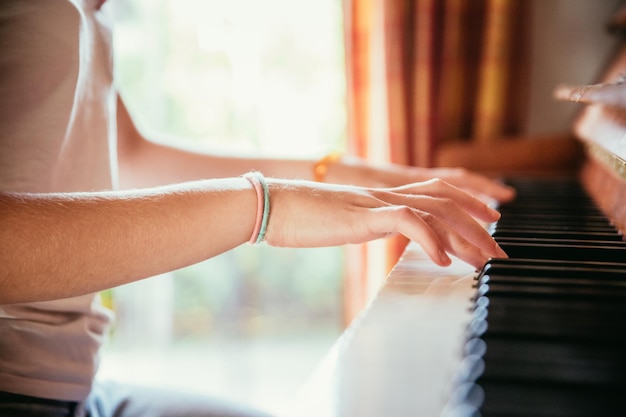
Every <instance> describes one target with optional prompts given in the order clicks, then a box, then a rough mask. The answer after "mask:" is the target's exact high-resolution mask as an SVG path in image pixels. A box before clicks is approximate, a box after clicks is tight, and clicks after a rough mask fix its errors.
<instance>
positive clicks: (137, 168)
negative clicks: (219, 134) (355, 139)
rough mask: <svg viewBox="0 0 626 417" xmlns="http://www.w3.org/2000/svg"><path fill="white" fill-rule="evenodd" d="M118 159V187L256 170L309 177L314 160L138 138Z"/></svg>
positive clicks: (301, 177) (311, 173)
mask: <svg viewBox="0 0 626 417" xmlns="http://www.w3.org/2000/svg"><path fill="white" fill-rule="evenodd" d="M136 146H137V148H136V149H134V150H133V151H132V152H127V153H126V154H125V155H121V157H120V161H119V168H120V186H121V187H122V188H125V189H128V188H142V187H152V186H157V185H161V184H171V183H176V182H184V181H193V180H197V179H204V178H225V177H234V176H239V175H242V174H244V173H246V172H248V171H251V170H256V171H260V172H262V173H263V174H264V175H266V176H269V177H280V178H299V179H304V180H310V179H312V178H313V166H314V164H315V162H316V159H314V158H310V159H306V158H302V159H279V158H263V157H255V156H241V155H228V154H221V153H211V152H207V151H204V150H202V149H191V148H181V147H174V146H170V145H167V144H163V143H161V142H158V141H151V140H145V139H144V140H141V142H140V143H139V144H137V145H136Z"/></svg>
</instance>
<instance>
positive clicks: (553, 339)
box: [459, 178, 626, 417]
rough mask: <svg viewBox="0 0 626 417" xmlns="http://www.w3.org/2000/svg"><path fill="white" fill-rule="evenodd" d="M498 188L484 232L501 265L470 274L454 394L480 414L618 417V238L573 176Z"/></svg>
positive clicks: (625, 279)
mask: <svg viewBox="0 0 626 417" xmlns="http://www.w3.org/2000/svg"><path fill="white" fill-rule="evenodd" d="M507 183H508V184H509V185H512V186H513V187H515V188H516V189H517V192H518V195H517V198H516V199H515V200H514V201H513V202H510V203H506V204H502V205H500V206H499V207H497V208H498V210H499V211H500V213H501V215H502V216H501V219H500V220H499V221H498V222H497V223H495V224H493V225H491V226H490V228H489V231H490V233H492V236H493V237H494V239H495V240H496V241H497V242H498V243H499V244H500V246H501V247H502V248H503V249H504V251H505V252H506V253H507V254H508V255H509V258H507V259H492V260H490V261H489V262H488V263H487V264H486V265H485V266H484V268H483V269H482V270H481V271H480V272H479V274H478V275H477V277H476V297H475V306H474V311H473V314H474V316H473V317H474V318H473V320H472V321H471V323H470V325H469V326H468V331H467V334H468V338H469V339H470V341H469V342H468V344H467V347H466V351H465V352H466V355H467V357H466V360H465V361H464V362H463V363H464V364H466V366H465V367H464V368H463V371H462V372H459V375H460V376H461V379H460V380H459V384H461V385H463V386H466V389H464V390H461V391H462V392H468V393H470V392H481V393H482V395H483V401H482V404H481V405H479V406H478V414H477V415H481V416H483V417H488V416H555V417H558V416H597V415H617V414H623V412H624V410H626V407H625V406H626V355H625V354H624V353H623V352H626V320H624V317H626V241H625V240H624V236H623V235H622V234H621V233H620V232H619V231H618V230H617V229H616V228H615V227H614V225H613V224H612V223H611V222H610V220H609V219H608V218H606V217H605V216H604V214H603V213H602V212H601V210H599V209H598V208H597V207H596V205H595V203H594V202H593V200H592V199H591V198H590V197H589V196H588V194H587V193H586V192H585V190H584V189H583V188H582V187H581V185H580V183H579V182H578V180H577V179H575V178H556V179H541V178H513V179H508V180H507ZM468 364H470V365H471V364H474V365H475V366H470V365H468ZM463 378H464V379H463ZM472 384H475V386H476V389H469V388H467V386H469V387H471V386H472ZM476 398H477V397H476V396H474V397H473V399H472V400H471V401H469V400H468V403H467V404H468V406H470V408H472V407H477V406H476V404H475V403H476V401H475V400H476Z"/></svg>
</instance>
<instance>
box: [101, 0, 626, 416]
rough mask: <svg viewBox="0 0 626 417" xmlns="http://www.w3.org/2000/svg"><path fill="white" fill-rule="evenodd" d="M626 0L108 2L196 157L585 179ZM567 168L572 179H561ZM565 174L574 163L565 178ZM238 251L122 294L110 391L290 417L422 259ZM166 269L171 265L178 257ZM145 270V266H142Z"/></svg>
mask: <svg viewBox="0 0 626 417" xmlns="http://www.w3.org/2000/svg"><path fill="white" fill-rule="evenodd" d="M622 3H623V2H622V0H596V1H590V0H263V1H259V0H228V1H223V0H110V1H109V2H107V4H106V6H105V7H109V6H114V7H113V8H114V12H115V13H114V15H115V32H114V33H115V39H114V42H115V48H114V50H115V54H116V56H115V61H116V79H117V83H118V85H119V89H120V91H121V93H122V95H123V96H124V98H125V101H126V102H127V104H128V106H129V109H130V111H131V113H132V114H133V115H134V118H135V120H136V121H137V122H138V124H139V127H140V128H141V129H142V130H144V131H149V132H150V133H151V134H154V135H158V136H160V137H161V138H162V139H163V140H166V141H171V143H175V144H177V145H181V146H191V147H200V148H206V149H213V150H217V151H219V152H230V151H237V152H245V153H252V154H257V155H272V156H288V157H308V158H311V157H315V156H321V155H323V154H325V153H328V152H329V151H335V150H338V151H345V150H349V151H350V152H351V153H355V154H357V155H359V156H362V157H365V158H368V159H370V160H372V161H375V162H389V161H394V162H398V163H407V164H413V165H418V166H438V165H444V166H449V165H454V166H457V165H459V166H465V167H470V168H472V169H475V170H479V171H483V172H487V173H501V172H507V171H508V172H511V171H512V170H517V171H525V170H537V169H555V168H561V169H570V168H571V167H572V166H573V165H574V164H575V162H576V161H577V159H576V158H577V157H578V155H579V154H578V153H577V150H578V149H577V144H576V143H575V141H573V140H572V138H571V134H570V129H571V125H572V121H573V120H574V119H575V117H576V115H577V112H578V111H579V107H578V106H577V105H576V103H556V102H555V101H554V100H553V98H552V92H553V90H554V88H555V87H556V86H557V85H558V84H560V83H569V84H587V83H591V82H594V81H595V80H597V77H598V76H599V74H600V72H601V69H602V68H603V66H604V64H605V62H606V60H607V59H608V57H609V56H610V55H611V54H612V52H613V50H614V49H615V47H616V45H617V44H618V42H619V37H617V36H615V35H614V34H611V33H609V31H607V30H606V25H607V22H609V20H610V18H611V16H612V15H613V13H614V12H615V11H616V9H617V8H618V7H619V5H620V4H622ZM559 161H561V162H559ZM555 162H557V164H559V165H554V163H555ZM386 243H387V242H374V243H372V244H368V245H364V246H362V247H358V248H354V247H348V248H330V249H307V250H291V249H278V248H270V247H267V246H258V247H254V248H252V247H249V246H247V245H244V246H242V247H240V248H238V249H237V250H234V251H232V252H229V253H227V254H224V255H222V256H219V257H217V258H215V259H212V260H209V261H206V262H203V263H200V264H197V265H194V266H192V267H189V268H185V269H182V270H179V271H175V272H174V273H171V274H167V275H163V276H160V277H157V278H155V279H151V280H146V281H142V282H138V283H135V284H131V285H127V286H124V287H120V288H117V289H115V290H113V291H108V292H106V293H104V294H103V295H104V297H105V301H106V302H107V303H108V304H109V305H110V306H111V307H112V308H113V309H114V310H115V312H116V315H117V323H116V325H115V327H114V329H113V332H112V333H111V336H110V339H109V341H108V343H107V344H106V347H105V350H104V356H103V363H102V367H101V371H100V375H99V376H100V377H101V378H106V379H116V380H122V381H127V382H141V383H145V384H156V385H165V386H170V387H175V388H183V389H188V390H195V391H200V392H207V393H211V394H214V395H219V396H222V397H225V398H229V399H232V400H236V401H241V402H244V403H247V404H251V405H253V406H256V407H260V408H264V409H266V410H268V411H270V412H274V413H279V412H280V410H282V409H283V408H284V407H286V406H288V405H289V401H290V399H291V398H293V397H294V396H295V394H296V393H297V391H298V390H299V388H300V387H301V386H302V385H303V384H304V382H305V381H306V379H307V377H308V376H309V375H310V374H311V373H312V371H313V370H314V369H315V367H316V365H317V364H318V363H319V361H320V360H321V359H322V357H323V356H324V354H325V353H326V352H327V351H328V349H329V347H330V346H331V344H332V343H333V342H334V341H335V340H336V338H337V337H338V336H339V335H340V334H341V332H342V330H343V329H344V327H345V325H346V324H348V323H349V322H350V320H351V319H352V318H353V317H355V316H356V315H357V314H358V313H359V311H361V309H362V308H363V307H364V306H365V305H367V302H368V300H370V299H371V297H372V296H374V295H375V293H376V289H377V288H378V286H379V285H380V282H381V281H382V280H383V279H384V277H385V276H386V274H387V272H388V269H389V267H390V265H393V264H394V263H395V261H396V260H397V256H398V255H399V253H400V252H401V250H402V248H403V247H404V245H405V244H406V241H402V240H399V241H398V242H397V243H394V242H391V244H389V245H387V244H386ZM163 256H168V254H167V253H164V254H163ZM137 261H138V262H141V260H137Z"/></svg>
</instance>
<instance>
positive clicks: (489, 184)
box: [455, 172, 516, 203]
mask: <svg viewBox="0 0 626 417" xmlns="http://www.w3.org/2000/svg"><path fill="white" fill-rule="evenodd" d="M455 185H457V186H458V187H461V188H464V189H466V190H467V191H468V192H470V193H471V194H474V195H484V196H487V197H490V198H493V199H495V200H496V201H499V202H502V203H506V202H508V201H511V200H513V199H514V198H515V194H516V192H515V189H514V188H513V187H509V186H508V185H505V184H502V183H500V182H497V181H494V180H492V179H490V178H487V177H484V176H482V175H478V174H475V173H473V172H466V173H465V175H463V176H462V179H459V180H458V181H457V183H456V184H455Z"/></svg>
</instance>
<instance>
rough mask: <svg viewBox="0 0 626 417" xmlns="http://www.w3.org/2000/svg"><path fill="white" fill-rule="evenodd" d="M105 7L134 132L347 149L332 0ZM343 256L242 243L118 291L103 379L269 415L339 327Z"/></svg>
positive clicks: (231, 145) (337, 15)
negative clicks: (111, 10) (199, 395)
mask: <svg viewBox="0 0 626 417" xmlns="http://www.w3.org/2000/svg"><path fill="white" fill-rule="evenodd" d="M115 7H116V12H115V13H116V28H115V40H114V43H115V51H116V56H115V59H116V78H117V82H118V85H119V87H120V90H121V91H122V93H123V95H124V98H125V100H126V102H127V103H128V105H129V107H130V109H131V112H132V113H133V114H134V115H135V117H136V121H137V122H138V124H139V126H140V127H141V128H142V129H143V130H144V131H147V132H154V133H155V134H158V135H161V136H165V137H167V138H170V139H168V140H171V141H174V143H179V144H182V145H190V144H192V145H193V146H206V147H211V148H214V149H218V150H222V151H231V150H232V151H245V152H256V153H258V154H266V155H275V156H293V157H299V156H300V157H301V156H309V155H312V154H313V155H316V154H321V153H324V152H326V151H328V150H331V149H343V148H344V147H345V104H344V101H345V85H344V67H343V49H342V48H343V41H342V24H341V1H340V0H264V1H263V2H259V1H257V0H229V1H223V0H118V1H117V2H116V3H115ZM164 256H167V254H164ZM343 258H344V253H343V250H342V249H341V248H328V249H307V250H292V249H279V248H270V247H267V246H259V247H249V246H242V247H240V248H238V249H236V250H234V251H232V252H229V253H227V254H224V255H222V256H220V257H217V258H214V259H211V260H208V261H206V262H202V263H200V264H197V265H194V266H191V267H189V268H185V269H182V270H179V271H175V272H174V273H172V274H167V275H164V276H161V277H156V278H154V279H150V280H146V281H142V282H138V283H135V284H130V285H127V286H124V287H120V288H118V289H115V290H113V291H112V292H111V293H109V294H108V295H111V294H112V301H111V302H112V304H113V308H114V310H115V311H116V314H117V316H118V319H117V324H116V326H115V328H114V330H113V332H112V335H111V340H110V342H109V343H108V345H107V347H106V348H105V354H104V358H103V366H102V369H101V374H100V376H101V377H103V378H114V379H118V380H126V381H131V382H142V383H158V384H162V385H173V386H176V387H179V388H181V387H182V388H186V389H194V390H201V391H206V392H210V393H212V394H216V395H222V396H223V397H226V398H231V399H235V400H239V401H244V402H247V403H250V404H252V405H255V406H259V407H262V408H265V409H268V410H269V411H274V412H275V411H277V410H278V409H280V408H281V407H283V406H285V405H287V403H288V401H289V399H290V398H291V397H293V395H294V394H295V392H296V390H297V388H298V386H299V385H300V384H302V383H304V381H305V379H306V377H307V376H308V375H309V374H310V373H311V372H312V370H313V369H314V367H315V365H316V364H317V362H318V361H319V360H321V358H322V356H323V354H324V353H325V352H326V350H327V349H328V348H329V347H330V345H331V344H332V342H333V341H334V340H335V338H336V337H337V336H338V335H339V333H340V331H341V325H342V318H341V310H342V309H341V275H342V267H343ZM140 261H141V260H138V262H140Z"/></svg>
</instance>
